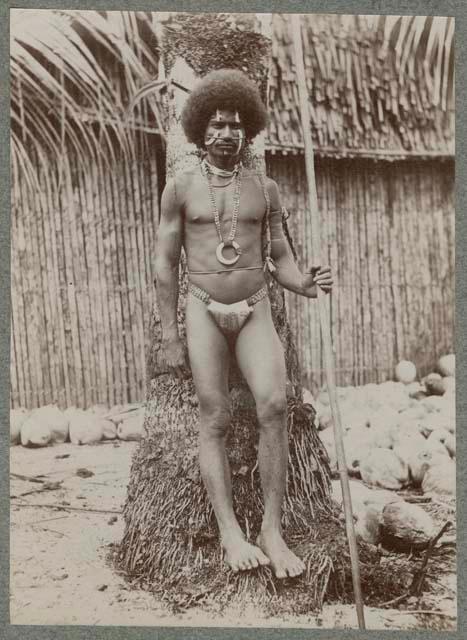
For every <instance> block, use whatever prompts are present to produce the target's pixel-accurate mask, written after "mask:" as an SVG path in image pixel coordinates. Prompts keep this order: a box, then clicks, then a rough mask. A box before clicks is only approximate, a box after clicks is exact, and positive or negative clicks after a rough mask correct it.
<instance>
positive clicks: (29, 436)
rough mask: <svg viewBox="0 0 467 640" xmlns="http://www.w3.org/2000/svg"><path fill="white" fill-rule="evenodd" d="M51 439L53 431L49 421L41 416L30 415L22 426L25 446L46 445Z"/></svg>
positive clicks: (22, 442) (22, 439) (22, 440)
mask: <svg viewBox="0 0 467 640" xmlns="http://www.w3.org/2000/svg"><path fill="white" fill-rule="evenodd" d="M51 440H52V433H51V430H50V427H49V425H48V423H47V422H44V421H43V420H41V419H40V417H37V416H34V415H32V414H31V415H29V416H28V417H27V419H26V420H25V421H24V422H23V425H22V427H21V444H22V445H23V447H46V446H47V445H48V444H49V442H51Z"/></svg>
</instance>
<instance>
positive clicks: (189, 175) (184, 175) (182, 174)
mask: <svg viewBox="0 0 467 640" xmlns="http://www.w3.org/2000/svg"><path fill="white" fill-rule="evenodd" d="M199 177H200V173H199V168H198V167H191V168H189V169H184V170H183V171H178V172H177V173H176V174H175V175H174V176H172V178H171V179H172V181H173V182H174V184H175V185H176V186H177V188H179V189H186V188H187V187H189V186H190V184H191V183H192V182H193V181H194V180H197V179H198V178H199Z"/></svg>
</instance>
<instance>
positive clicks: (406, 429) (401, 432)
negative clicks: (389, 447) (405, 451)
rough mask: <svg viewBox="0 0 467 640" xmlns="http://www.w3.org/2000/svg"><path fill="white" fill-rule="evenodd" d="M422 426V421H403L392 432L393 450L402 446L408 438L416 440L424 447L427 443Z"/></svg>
mask: <svg viewBox="0 0 467 640" xmlns="http://www.w3.org/2000/svg"><path fill="white" fill-rule="evenodd" d="M422 424H423V423H422V422H421V421H420V420H401V422H399V423H398V424H396V425H394V427H393V429H392V430H391V436H392V442H393V448H396V447H398V446H401V444H402V443H403V442H404V441H405V440H406V439H407V438H412V439H415V440H416V441H418V442H419V444H420V446H422V445H423V442H424V441H425V438H424V437H423V435H422V433H421V428H422Z"/></svg>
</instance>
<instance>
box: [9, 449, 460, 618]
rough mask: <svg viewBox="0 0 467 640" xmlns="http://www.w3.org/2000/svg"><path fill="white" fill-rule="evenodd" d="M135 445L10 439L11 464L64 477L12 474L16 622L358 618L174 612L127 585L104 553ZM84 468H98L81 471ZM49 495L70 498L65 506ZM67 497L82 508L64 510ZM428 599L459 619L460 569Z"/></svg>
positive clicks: (114, 533) (387, 613)
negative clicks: (14, 442) (32, 444)
mask: <svg viewBox="0 0 467 640" xmlns="http://www.w3.org/2000/svg"><path fill="white" fill-rule="evenodd" d="M136 446H137V444H136V443H128V442H120V441H114V442H107V443H105V444H99V445H95V446H79V445H72V444H70V443H66V444H61V445H55V446H52V447H46V448H43V449H26V448H24V447H21V446H16V447H12V448H11V449H10V472H11V474H19V475H23V476H27V477H36V476H40V475H41V474H43V476H44V477H42V478H41V479H42V480H43V481H44V482H60V483H61V484H60V485H59V486H58V488H54V485H52V486H51V487H50V489H45V487H46V486H47V485H45V484H44V482H43V483H41V484H38V483H32V482H30V481H28V480H23V479H19V478H17V477H15V475H13V476H12V477H11V489H10V494H11V495H12V496H17V498H14V499H12V500H11V529H10V532H11V534H10V617H11V623H12V624H38V625H41V624H50V625H54V624H57V625H58V624H60V625H135V626H174V625H176V626H193V627H201V626H224V627H229V626H233V627H238V626H240V625H239V620H241V626H242V627H305V628H316V627H324V628H348V627H356V626H357V622H356V615H355V609H354V607H353V606H349V605H332V606H331V605H327V606H325V608H324V610H323V613H322V615H321V616H319V617H310V616H303V615H302V616H291V617H290V618H288V619H285V618H284V617H281V618H280V619H279V618H277V619H276V618H272V617H270V616H269V617H267V616H266V615H265V614H264V613H262V612H261V611H258V610H254V609H252V610H245V609H242V611H241V612H240V611H238V610H236V609H235V608H234V607H230V608H229V609H227V610H226V609H224V610H223V611H218V610H215V608H214V607H212V606H211V607H208V608H204V609H201V608H199V609H192V610H189V611H186V612H183V613H180V614H177V615H174V614H173V613H172V612H170V611H169V610H168V609H167V608H166V607H165V605H164V604H163V603H160V602H157V601H156V600H155V599H154V597H153V596H152V595H151V594H149V593H147V592H144V591H139V590H134V589H132V588H131V587H130V586H129V585H127V584H126V583H125V581H124V579H123V578H122V577H121V576H119V575H118V574H117V573H115V572H114V571H113V569H112V568H111V567H110V566H108V563H107V561H106V556H107V554H108V551H109V545H110V544H111V543H118V542H119V541H120V539H121V537H122V533H123V519H122V515H121V510H122V507H123V503H124V501H125V497H126V487H127V483H128V477H129V471H130V463H131V456H132V454H133V451H134V450H135V447H136ZM59 456H68V457H65V458H63V457H59ZM83 468H84V469H87V470H88V471H90V472H92V473H93V475H89V476H88V477H81V476H80V475H77V474H76V472H77V470H78V469H83ZM37 490H40V491H39V492H37ZM33 491H36V492H35V493H29V495H23V496H21V494H24V493H27V492H33ZM39 505H43V506H39ZM44 505H58V507H60V505H62V509H59V508H56V507H54V508H51V507H49V506H47V507H46V506H44ZM65 506H67V507H69V508H71V507H74V509H76V510H64V509H63V507H65ZM92 509H94V510H96V511H94V512H93V511H91V510H92ZM427 609H429V610H433V609H436V610H438V611H442V612H443V613H444V614H445V615H444V616H440V617H438V616H436V620H437V623H438V625H439V626H438V628H444V629H455V616H456V576H455V574H454V569H453V572H452V573H448V574H447V575H444V576H442V577H441V578H440V579H439V583H438V584H437V588H436V593H435V594H433V595H432V596H431V599H430V597H428V598H425V599H424V601H423V610H427ZM240 614H241V616H240ZM365 617H366V625H367V628H369V629H415V628H418V629H420V628H436V624H434V620H433V616H432V615H428V614H420V613H418V614H417V613H412V612H409V611H404V610H403V609H402V608H400V609H372V608H368V607H366V608H365Z"/></svg>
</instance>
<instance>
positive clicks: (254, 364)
mask: <svg viewBox="0 0 467 640" xmlns="http://www.w3.org/2000/svg"><path fill="white" fill-rule="evenodd" d="M266 123H267V116H266V112H265V108H264V105H263V104H262V102H261V99H260V96H259V93H258V91H257V89H256V87H255V85H254V84H253V83H252V82H250V81H249V79H248V78H247V77H246V76H245V75H244V74H242V73H241V72H238V71H234V70H220V71H214V72H212V73H210V74H208V75H207V76H205V77H204V79H202V80H201V81H200V83H199V84H198V85H197V86H196V87H195V89H194V90H193V92H192V93H191V95H190V96H189V98H188V100H187V102H186V105H185V108H184V111H183V114H182V125H183V128H184V131H185V134H186V136H187V138H188V140H189V141H190V142H194V143H195V144H197V145H198V147H200V148H201V149H202V150H204V152H205V155H204V157H203V160H202V161H201V162H200V165H199V166H197V167H196V168H195V169H192V170H189V171H186V172H184V173H182V174H180V175H177V176H175V177H174V178H173V179H171V180H169V181H168V182H167V185H166V187H165V189H164V192H163V195H162V202H161V222H160V226H159V229H158V239H157V254H156V287H157V294H158V303H159V309H160V315H161V322H162V332H163V342H162V349H163V354H164V357H165V361H166V363H167V366H168V368H169V370H171V371H172V372H174V373H176V374H177V375H180V376H183V375H186V372H187V362H186V354H185V352H184V347H183V344H182V342H181V341H180V338H179V335H178V326H177V299H178V266H179V259H180V252H181V247H182V246H183V247H184V250H185V252H186V256H187V266H188V273H189V293H188V297H187V306H186V333H187V343H188V355H189V360H190V367H191V372H192V375H193V381H194V384H195V388H196V393H197V396H198V399H199V409H200V428H199V461H200V468H201V474H202V477H203V480H204V483H205V486H206V490H207V492H208V495H209V499H210V501H211V503H212V505H213V509H214V512H215V515H216V518H217V522H218V525H219V532H220V537H221V544H222V547H223V550H224V560H225V562H226V563H227V564H228V565H229V566H230V568H231V569H232V570H233V571H239V570H247V569H253V568H255V567H258V566H259V565H265V564H271V566H272V568H273V570H274V572H275V574H276V576H277V577H278V578H285V577H287V576H290V577H293V576H297V575H299V574H300V573H301V572H302V571H303V570H304V565H303V562H302V561H301V560H300V558H298V557H297V556H296V555H295V554H294V553H293V552H292V551H291V550H290V549H289V548H288V547H287V545H286V543H285V541H284V539H283V537H282V531H281V508H282V502H283V498H284V493H285V487H286V471H287V459H288V443H287V413H286V412H287V404H286V371H285V362H284V353H283V349H282V344H281V342H280V340H279V337H278V335H277V333H276V331H275V329H274V325H273V322H272V317H271V308H270V302H269V298H268V296H267V290H266V288H265V280H264V265H263V260H262V241H261V233H262V227H263V221H264V218H265V216H266V217H267V218H268V221H269V229H270V250H269V256H268V258H267V260H266V263H267V264H268V265H269V267H270V269H271V271H272V273H273V276H274V277H275V279H276V280H277V281H278V282H279V283H280V284H281V285H282V286H283V287H285V288H287V289H289V290H291V291H294V292H296V293H298V294H300V295H303V296H306V297H310V298H314V297H316V295H317V293H316V287H317V286H320V287H321V288H322V289H323V291H326V292H329V291H330V290H331V286H332V279H331V273H330V269H329V267H321V268H318V267H315V268H313V269H312V270H310V272H308V273H305V274H302V273H300V271H299V270H298V268H297V266H296V264H295V262H294V260H293V257H292V254H291V251H290V248H289V245H288V243H287V240H286V238H285V237H284V234H283V230H282V210H281V204H280V198H279V192H278V188H277V185H276V183H275V182H274V181H273V180H271V179H268V178H266V177H265V176H260V175H259V174H258V173H257V172H254V171H251V170H247V169H246V168H244V167H243V166H242V165H241V163H240V156H241V154H242V151H243V150H244V148H245V145H246V144H247V141H249V140H251V139H252V138H254V136H256V135H257V134H258V133H259V132H260V131H261V130H262V129H263V128H264V127H265V126H266ZM232 354H234V355H235V357H236V359H237V363H238V366H239V368H240V370H241V371H242V374H243V376H244V377H245V380H246V381H247V383H248V385H249V387H250V389H251V392H252V394H253V396H254V398H255V401H256V409H257V416H258V423H259V428H260V430H259V446H258V463H259V471H260V477H261V483H262V488H263V493H264V506H265V509H264V517H263V522H262V528H261V533H260V535H259V537H258V539H257V541H256V544H251V543H249V542H248V541H247V540H246V539H245V536H244V534H243V531H242V530H241V528H240V526H239V524H238V522H237V519H236V517H235V514H234V511H233V507H232V489H231V477H230V470H229V465H228V460H227V455H226V450H225V441H226V434H227V430H228V428H229V425H230V398H229V390H228V371H229V362H230V358H231V357H232Z"/></svg>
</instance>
